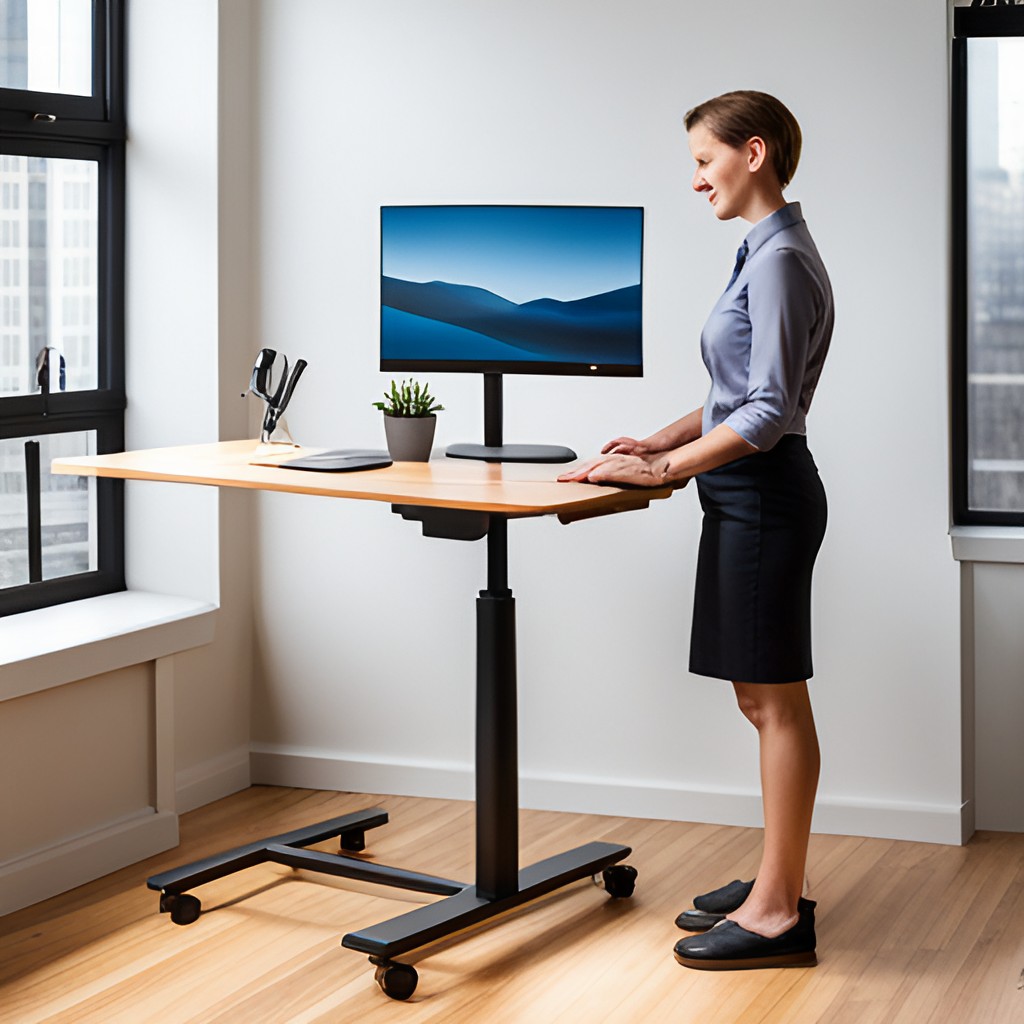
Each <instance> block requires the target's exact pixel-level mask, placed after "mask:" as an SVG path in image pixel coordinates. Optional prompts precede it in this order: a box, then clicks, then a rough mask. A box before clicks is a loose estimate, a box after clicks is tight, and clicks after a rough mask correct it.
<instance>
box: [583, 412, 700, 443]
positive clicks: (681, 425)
mask: <svg viewBox="0 0 1024 1024" xmlns="http://www.w3.org/2000/svg"><path fill="white" fill-rule="evenodd" d="M703 417H704V407H703V406H701V407H700V408H698V409H694V410H693V412H690V413H687V414H686V415H685V416H683V417H682V419H678V420H676V421H675V423H670V424H669V425H668V426H667V427H662V428H661V430H658V431H656V432H655V433H653V434H651V436H650V437H645V438H644V439H643V440H642V441H637V440H635V439H634V438H632V437H617V438H615V439H614V440H613V441H609V442H608V443H607V444H606V445H605V446H604V447H603V448H602V449H601V454H602V455H653V454H654V453H656V452H666V451H669V450H670V449H672V448H678V447H679V446H680V445H683V444H687V443H688V442H690V441H693V440H696V439H697V438H698V437H700V432H701V421H702V420H703Z"/></svg>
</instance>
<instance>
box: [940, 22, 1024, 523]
mask: <svg viewBox="0 0 1024 1024" xmlns="http://www.w3.org/2000/svg"><path fill="white" fill-rule="evenodd" d="M953 34H954V38H953V311H952V320H953V332H954V333H953V375H952V376H953V402H952V406H953V439H952V440H953V443H952V452H953V517H954V521H955V522H957V523H981V524H985V523H988V524H993V525H997V524H1015V525H1024V6H1013V5H1005V6H1004V5H1000V6H981V4H977V5H976V6H973V7H958V8H955V9H954V28H953Z"/></svg>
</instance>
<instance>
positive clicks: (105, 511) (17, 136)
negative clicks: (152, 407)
mask: <svg viewBox="0 0 1024 1024" xmlns="http://www.w3.org/2000/svg"><path fill="white" fill-rule="evenodd" d="M124 17H125V12H124V0H93V3H92V22H93V75H92V78H93V93H92V95H91V96H71V95H63V94H58V93H42V92H31V91H28V90H18V89H8V88H0V153H3V154H9V155H14V156H39V157H50V158H55V159H71V160H75V159H82V160H94V161H96V162H97V164H98V168H99V172H98V175H97V177H98V182H99V196H98V238H97V278H98V280H97V289H96V300H97V344H98V352H97V387H96V389H95V390H93V391H69V392H60V391H55V392H51V393H50V394H49V395H43V394H41V393H35V394H27V395H11V396H6V397H2V398H0V439H10V438H16V437H18V438H20V437H24V438H29V437H33V436H41V435H44V434H56V433H71V432H77V431H95V432H96V450H97V452H100V453H104V452H117V451H123V450H124V410H125V405H126V399H125V358H124V252H125V231H124V218H125V141H126V137H127V127H126V123H125V77H124V72H125V53H124ZM96 520H97V523H96V527H97V538H96V539H97V568H96V569H95V570H92V571H89V572H83V573H76V574H75V575H72V576H64V577H59V578H57V579H51V580H43V581H42V582H38V583H28V584H25V585H23V586H17V587H8V588H5V589H2V590H0V616H4V615H10V614H15V613H18V612H25V611H32V610H35V609H38V608H44V607H49V606H51V605H57V604H63V603H66V602H68V601H77V600H81V599H83V598H86V597H95V596H98V595H100V594H109V593H114V592H116V591H120V590H124V589H125V577H124V485H123V482H122V481H119V480H102V479H98V480H96Z"/></svg>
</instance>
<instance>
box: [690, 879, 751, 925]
mask: <svg viewBox="0 0 1024 1024" xmlns="http://www.w3.org/2000/svg"><path fill="white" fill-rule="evenodd" d="M753 888H754V879H753V878H752V879H751V880H750V881H749V882H741V881H740V880H739V879H738V878H737V879H735V880H734V881H732V882H730V883H729V884H728V885H723V886H722V887H721V888H720V889H713V890H712V891H711V892H706V893H704V894H703V895H701V896H694V897H693V905H694V906H695V907H696V908H697V909H698V910H703V911H704V912H705V913H707V914H722V915H723V916H724V915H726V914H731V913H732V912H733V911H734V910H739V909H740V907H742V906H743V904H744V902H745V901H746V898H747V897H748V896H749V895H750V890H751V889H753Z"/></svg>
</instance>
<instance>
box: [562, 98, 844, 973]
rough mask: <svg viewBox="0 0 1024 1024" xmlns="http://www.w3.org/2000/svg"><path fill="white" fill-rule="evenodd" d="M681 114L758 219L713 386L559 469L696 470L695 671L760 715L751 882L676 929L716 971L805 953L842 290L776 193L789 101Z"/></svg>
mask: <svg viewBox="0 0 1024 1024" xmlns="http://www.w3.org/2000/svg"><path fill="white" fill-rule="evenodd" d="M685 124H686V129H687V135H688V142H689V146H690V151H691V152H692V154H693V157H694V160H696V162H697V167H696V171H695V173H694V177H693V189H694V191H696V192H698V193H701V194H703V195H705V196H706V197H707V199H708V202H709V203H710V204H711V208H712V210H713V211H714V213H715V216H716V217H717V218H718V219H719V220H732V219H733V218H735V217H741V218H743V219H744V220H746V221H748V222H749V223H750V224H752V225H754V226H753V227H752V228H751V230H750V231H749V233H748V234H747V237H746V239H745V241H744V243H743V245H742V247H741V248H740V251H739V253H738V254H737V260H736V267H735V269H734V271H733V275H732V280H730V282H729V284H728V286H727V288H726V290H725V293H724V294H723V295H722V297H721V298H720V299H719V300H718V302H717V303H716V305H715V307H714V309H713V310H712V311H711V316H710V318H709V319H708V321H707V324H706V325H705V327H704V331H703V333H702V335H701V353H702V355H703V358H704V362H705V365H706V366H707V368H708V371H709V372H710V374H711V390H710V393H709V395H708V398H707V401H706V402H705V403H704V405H703V406H702V407H701V408H699V409H695V410H694V411H693V412H691V413H690V414H689V415H687V416H684V417H683V418H682V419H680V420H677V421H676V422H675V423H672V424H670V425H669V426H667V427H664V428H663V429H662V430H659V431H657V432H656V433H654V434H652V435H651V436H650V437H647V438H644V439H643V440H636V439H634V438H631V437H617V438H616V439H615V440H614V441H610V442H609V443H608V444H606V445H605V446H604V448H603V449H602V456H601V457H600V458H596V459H593V460H591V461H589V462H587V463H584V464H583V465H581V466H579V467H576V468H575V469H573V470H570V471H569V472H567V473H565V474H563V475H562V476H561V477H559V479H560V480H585V481H589V482H591V483H608V484H631V485H640V486H645V485H646V486H658V485H663V484H665V483H668V482H676V483H678V484H685V483H686V482H687V481H688V480H689V479H690V478H691V477H696V480H697V490H698V493H699V496H700V502H701V507H702V508H703V510H704V523H703V532H702V534H701V541H700V550H699V555H698V563H697V582H696V597H695V601H694V615H693V630H692V634H691V639H690V671H691V672H694V673H697V674H699V675H706V676H712V677H716V678H721V679H727V680H730V681H731V682H732V684H733V687H734V689H735V692H736V698H737V701H738V703H739V707H740V710H741V711H742V712H743V714H744V715H745V716H746V717H747V718H748V719H749V720H750V721H751V722H752V723H753V725H754V727H755V728H756V729H757V732H758V739H759V746H760V759H761V789H762V800H763V804H764V824H765V828H764V850H763V853H762V858H761V865H760V868H759V870H758V872H757V877H756V878H755V880H754V881H753V882H752V883H749V882H748V883H744V882H739V881H737V882H734V883H731V884H729V885H726V886H723V887H722V888H721V889H718V890H715V891H714V892H712V893H706V894H705V895H704V896H702V897H697V898H696V899H695V900H694V904H695V906H696V907H697V908H698V909H697V910H691V911H686V912H684V913H683V914H680V916H679V918H678V919H677V922H676V923H677V924H679V925H680V927H683V928H688V929H689V930H691V931H699V930H701V929H702V928H705V929H706V928H710V930H709V931H707V932H706V934H703V935H694V936H691V937H689V938H685V939H682V940H680V941H679V942H678V943H677V944H676V948H675V955H676V959H677V960H678V961H679V962H680V963H682V964H684V965H685V966H687V967H696V968H700V969H704V970H734V969H739V968H750V967H791V966H811V965H813V964H815V963H816V962H817V960H816V955H815V934H814V906H815V905H814V903H813V902H812V901H810V900H805V899H802V898H801V891H802V887H803V880H804V870H805V865H806V859H807V843H808V838H809V835H810V827H811V814H812V811H813V807H814V797H815V792H816V790H817V783H818V770H819V754H818V742H817V736H816V733H815V728H814V718H813V715H812V713H811V705H810V700H809V697H808V693H807V679H808V678H809V677H810V676H811V672H812V668H811V639H810V594H811V572H812V569H813V566H814V559H815V556H816V555H817V552H818V548H819V546H820V544H821V540H822V537H823V535H824V532H825V519H826V503H825V492H824V489H823V488H822V485H821V481H820V480H819V478H818V471H817V469H816V467H815V465H814V461H813V459H812V458H811V455H810V452H809V451H808V448H807V441H806V436H805V423H806V415H807V410H808V408H809V407H810V404H811V398H812V396H813V394H814V389H815V387H816V385H817V383H818V378H819V375H820V373H821V368H822V364H823V363H824V360H825V355H826V352H827V351H828V346H829V340H830V338H831V335H832V323H833V305H832V290H831V286H830V284H829V280H828V275H827V273H826V271H825V267H824V265H823V264H822V262H821V257H820V256H819V255H818V251H817V249H816V248H815V245H814V242H813V241H812V239H811V236H810V234H809V233H808V230H807V226H806V224H805V223H804V220H803V216H802V213H801V209H800V206H799V204H797V203H787V202H786V200H785V199H784V198H783V195H782V192H783V189H784V188H785V187H786V186H787V185H788V184H789V182H790V180H791V178H792V176H793V172H794V171H795V170H796V165H797V161H798V159H799V156H800V144H801V134H800V127H799V125H798V124H797V122H796V119H795V118H794V117H793V115H792V114H791V113H790V111H789V110H788V109H787V108H786V107H785V106H784V105H783V104H782V103H780V102H779V101H778V100H777V99H775V98H774V97H772V96H769V95H766V94H765V93H761V92H753V91H740V92H730V93H726V94H724V95H722V96H718V97H716V98H714V99H711V100H708V101H707V102H706V103H702V104H700V106H698V107H695V108H694V109H693V110H691V111H689V112H688V113H687V115H686V118H685ZM723 917H724V919H723ZM716 922H717V924H716ZM712 925H715V927H711V926H712Z"/></svg>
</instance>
